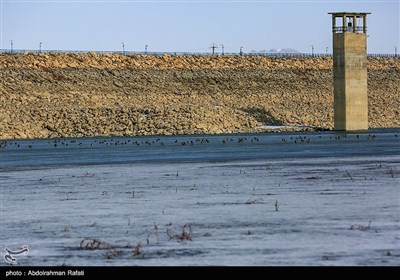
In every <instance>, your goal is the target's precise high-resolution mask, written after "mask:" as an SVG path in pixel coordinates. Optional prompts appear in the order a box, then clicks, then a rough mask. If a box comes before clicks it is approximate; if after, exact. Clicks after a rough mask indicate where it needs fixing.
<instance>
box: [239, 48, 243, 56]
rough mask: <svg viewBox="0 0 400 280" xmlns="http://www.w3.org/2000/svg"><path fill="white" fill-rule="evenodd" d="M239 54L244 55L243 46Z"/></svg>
mask: <svg viewBox="0 0 400 280" xmlns="http://www.w3.org/2000/svg"><path fill="white" fill-rule="evenodd" d="M239 54H240V55H241V56H242V55H243V47H240V52H239Z"/></svg>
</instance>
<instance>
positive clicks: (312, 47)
mask: <svg viewBox="0 0 400 280" xmlns="http://www.w3.org/2000/svg"><path fill="white" fill-rule="evenodd" d="M311 56H314V45H311Z"/></svg>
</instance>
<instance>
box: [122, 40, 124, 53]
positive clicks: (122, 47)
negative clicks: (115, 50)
mask: <svg viewBox="0 0 400 280" xmlns="http://www.w3.org/2000/svg"><path fill="white" fill-rule="evenodd" d="M122 54H123V55H125V43H124V42H122Z"/></svg>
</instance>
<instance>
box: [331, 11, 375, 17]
mask: <svg viewBox="0 0 400 280" xmlns="http://www.w3.org/2000/svg"><path fill="white" fill-rule="evenodd" d="M328 14H330V15H334V16H337V17H343V16H366V15H370V14H371V13H368V12H365V13H363V12H334V13H328Z"/></svg>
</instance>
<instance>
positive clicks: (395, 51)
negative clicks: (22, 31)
mask: <svg viewBox="0 0 400 280" xmlns="http://www.w3.org/2000/svg"><path fill="white" fill-rule="evenodd" d="M11 42H12V41H11ZM394 57H397V47H396V46H394Z"/></svg>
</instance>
